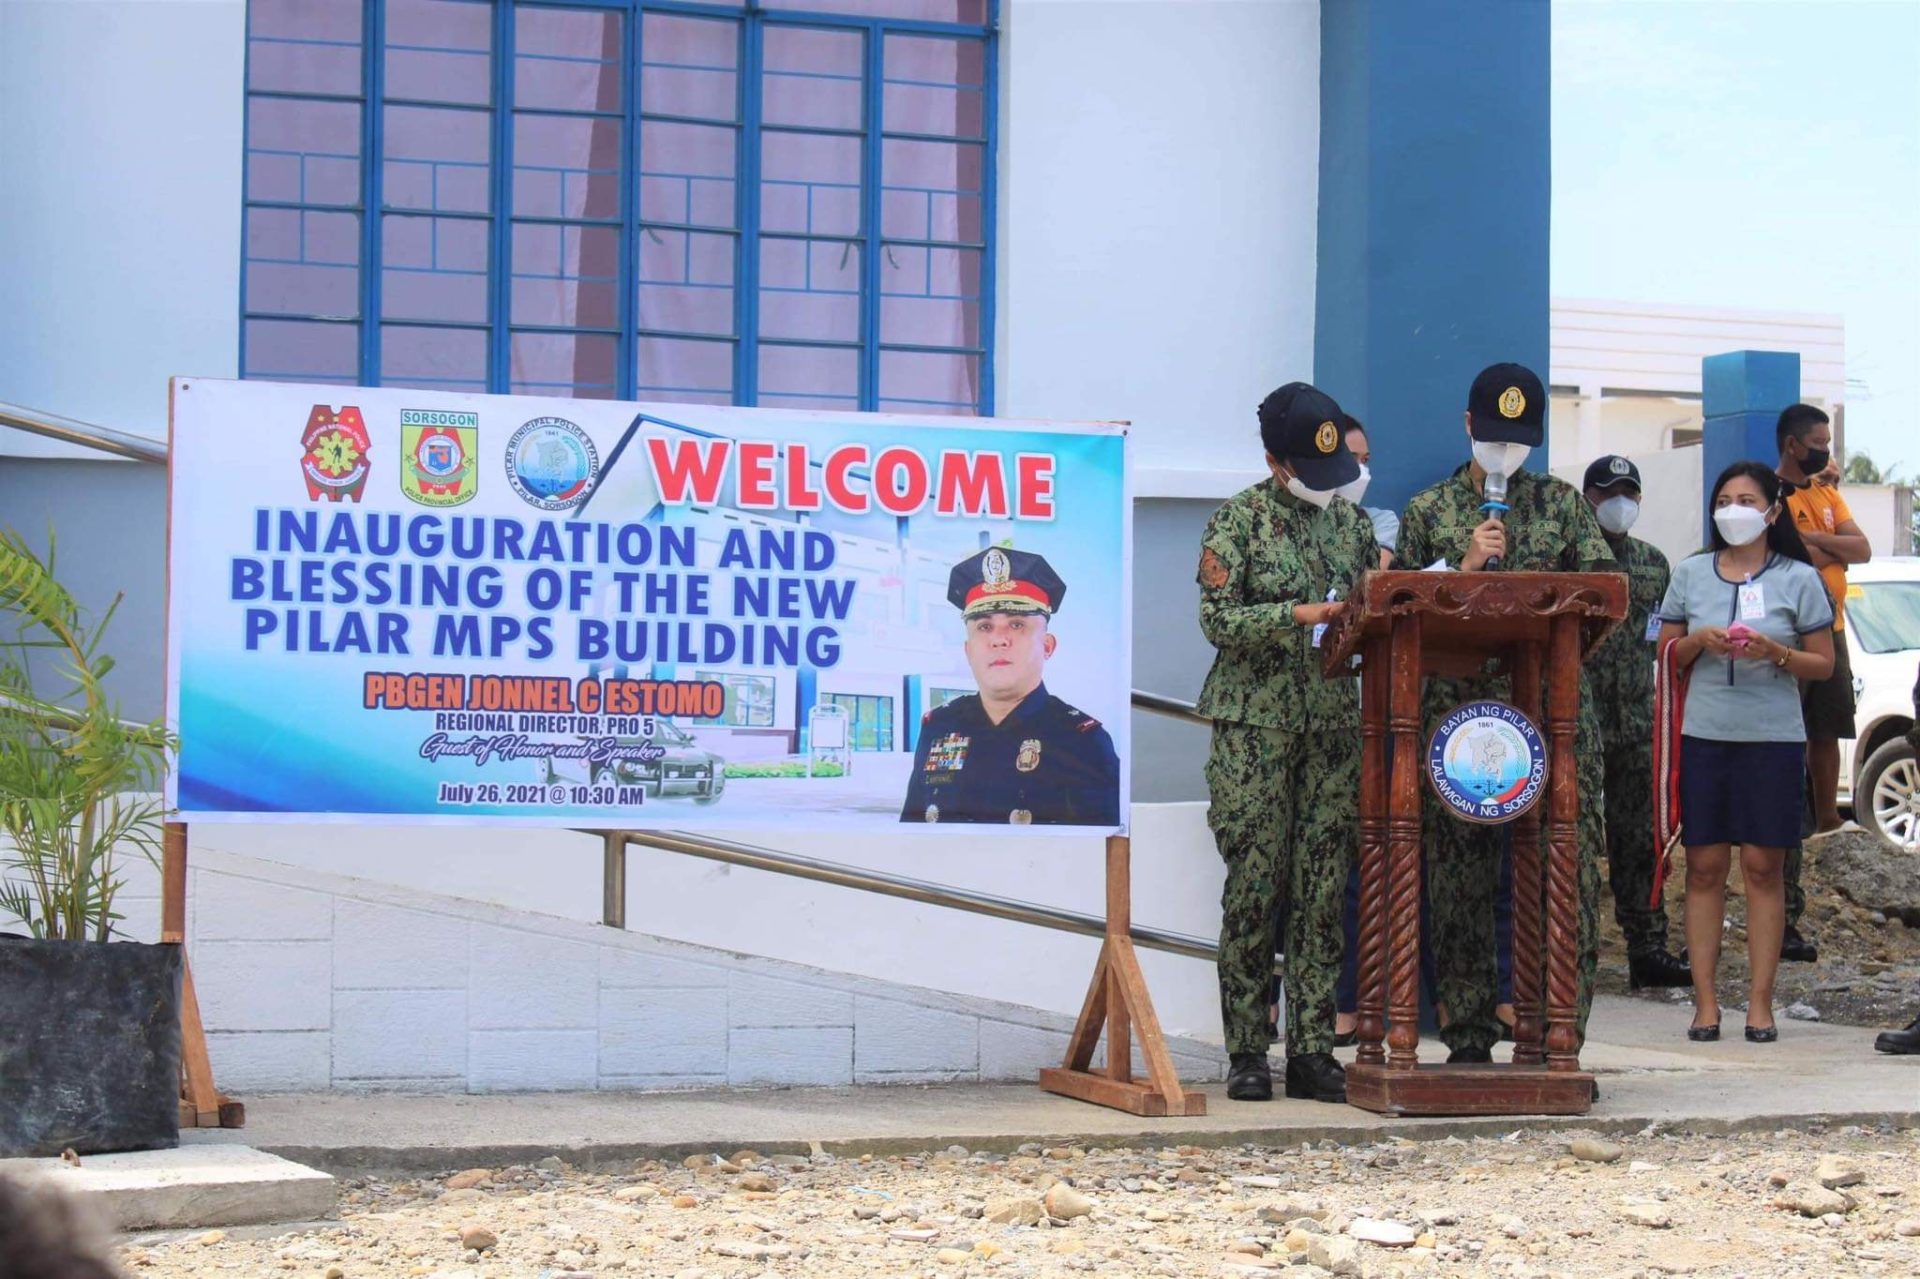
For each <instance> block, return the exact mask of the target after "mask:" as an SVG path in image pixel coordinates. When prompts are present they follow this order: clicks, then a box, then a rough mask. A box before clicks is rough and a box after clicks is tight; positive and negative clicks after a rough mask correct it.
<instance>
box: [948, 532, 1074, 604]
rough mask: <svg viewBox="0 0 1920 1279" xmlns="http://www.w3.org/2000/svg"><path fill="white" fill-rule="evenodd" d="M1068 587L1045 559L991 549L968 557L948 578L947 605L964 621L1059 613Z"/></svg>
mask: <svg viewBox="0 0 1920 1279" xmlns="http://www.w3.org/2000/svg"><path fill="white" fill-rule="evenodd" d="M1066 594H1067V584H1066V583H1065V582H1063V581H1061V580H1060V575H1059V574H1058V573H1056V572H1054V571H1053V565H1051V564H1049V563H1047V561H1046V558H1045V557H1044V556H1040V555H1035V554H1034V553H1033V552H1032V551H1016V550H1014V549H1013V548H1012V547H1010V546H989V547H988V548H987V549H986V550H984V551H979V552H977V553H975V554H973V555H969V556H967V558H965V559H964V560H961V561H960V562H959V563H958V564H955V565H954V566H953V572H951V573H949V574H948V575H947V602H948V603H949V604H951V605H953V606H954V607H955V608H957V609H959V610H960V616H961V617H962V618H973V617H979V616H980V615H981V614H983V613H1041V614H1044V615H1046V616H1048V617H1051V616H1053V615H1054V614H1055V613H1057V612H1059V611H1060V601H1061V600H1062V599H1064V598H1065V597H1066Z"/></svg>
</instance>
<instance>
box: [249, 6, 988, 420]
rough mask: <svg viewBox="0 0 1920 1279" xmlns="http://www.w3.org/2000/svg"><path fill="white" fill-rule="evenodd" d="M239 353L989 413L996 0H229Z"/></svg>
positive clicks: (713, 399) (561, 388) (463, 379)
mask: <svg viewBox="0 0 1920 1279" xmlns="http://www.w3.org/2000/svg"><path fill="white" fill-rule="evenodd" d="M247 10H248V12H247V112H246V142H245V147H246V166H245V172H246V177H245V183H244V189H245V226H244V232H243V236H242V242H243V248H242V260H241V303H240V305H241V324H240V370H241V376H243V377H250V378H263V379H278V380H298V381H317V382H339V383H363V384H370V385H385V386H420V387H429V388H434V389H446V390H475V391H479V390H486V391H496V392H513V393H525V394H540V395H566V396H580V397H591V398H620V399H644V400H679V401H694V402H701V403H715V404H765V405H776V406H786V407H795V408H832V409H868V410H871V409H879V410H893V411H899V412H919V413H927V412H935V413H940V412H945V413H981V414H988V413H991V412H992V411H993V362H992V335H993V303H994V299H993V279H994V261H993V253H994V235H993V218H994V159H995V146H996V112H995V96H996V74H997V64H996V54H997V39H996V25H997V23H996V18H997V10H998V0H755V2H753V3H724V2H719V0H715V2H712V3H694V2H685V3H683V2H680V0H663V2H661V3H652V2H650V0H249V3H248V6H247Z"/></svg>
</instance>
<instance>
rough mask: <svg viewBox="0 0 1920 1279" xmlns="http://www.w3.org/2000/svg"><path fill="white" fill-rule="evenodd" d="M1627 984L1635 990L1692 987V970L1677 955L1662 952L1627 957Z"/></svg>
mask: <svg viewBox="0 0 1920 1279" xmlns="http://www.w3.org/2000/svg"><path fill="white" fill-rule="evenodd" d="M1627 983H1628V984H1629V985H1630V986H1632V987H1633V989H1635V990H1648V989H1653V990H1660V989H1671V988H1673V987H1676V986H1691V985H1693V970H1692V969H1691V968H1689V967H1688V966H1687V963H1686V961H1685V960H1683V959H1681V958H1680V957H1679V956H1677V955H1669V954H1668V953H1667V952H1666V951H1664V950H1653V951H1648V952H1647V953H1646V954H1644V955H1629V956H1627Z"/></svg>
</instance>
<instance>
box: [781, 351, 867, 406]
mask: <svg viewBox="0 0 1920 1279" xmlns="http://www.w3.org/2000/svg"><path fill="white" fill-rule="evenodd" d="M760 402H761V403H762V404H769V405H777V406H778V407H780V408H791V409H850V408H855V407H857V406H858V405H859V403H860V352H859V351H858V350H857V349H855V348H852V347H819V346H779V345H775V344H773V343H765V344H762V346H761V347H760Z"/></svg>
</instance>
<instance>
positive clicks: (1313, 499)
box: [1287, 475, 1334, 511]
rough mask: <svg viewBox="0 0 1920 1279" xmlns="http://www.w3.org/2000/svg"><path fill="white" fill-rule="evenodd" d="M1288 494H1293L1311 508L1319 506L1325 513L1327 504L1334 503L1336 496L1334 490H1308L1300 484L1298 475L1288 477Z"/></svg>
mask: <svg viewBox="0 0 1920 1279" xmlns="http://www.w3.org/2000/svg"><path fill="white" fill-rule="evenodd" d="M1287 492H1289V493H1291V494H1293V495H1294V496H1295V497H1297V498H1299V499H1300V500H1301V501H1302V502H1305V503H1307V504H1308V505H1309V506H1317V507H1319V508H1320V509H1321V510H1323V511H1324V510H1326V509H1327V504H1328V503H1330V502H1332V501H1333V494H1334V490H1333V489H1324V490H1322V489H1310V488H1308V487H1307V486H1306V485H1304V484H1302V483H1301V482H1300V477H1299V476H1297V475H1289V476H1288V477H1287Z"/></svg>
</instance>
